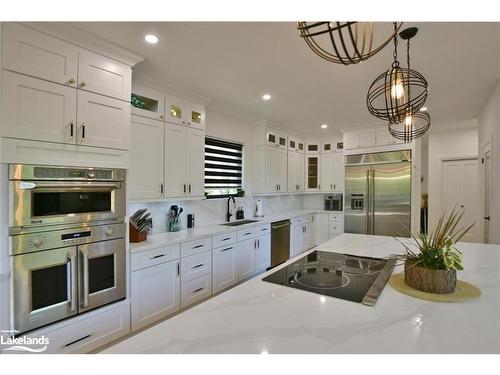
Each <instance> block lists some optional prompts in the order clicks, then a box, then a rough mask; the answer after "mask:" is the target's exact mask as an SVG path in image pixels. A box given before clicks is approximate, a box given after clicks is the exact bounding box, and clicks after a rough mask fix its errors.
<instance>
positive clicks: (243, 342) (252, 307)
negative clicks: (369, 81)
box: [102, 234, 500, 354]
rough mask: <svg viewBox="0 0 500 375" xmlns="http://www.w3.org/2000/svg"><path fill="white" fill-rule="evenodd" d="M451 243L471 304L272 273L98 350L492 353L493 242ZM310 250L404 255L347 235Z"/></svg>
mask: <svg viewBox="0 0 500 375" xmlns="http://www.w3.org/2000/svg"><path fill="white" fill-rule="evenodd" d="M458 248H459V249H460V250H461V251H462V252H463V255H464V262H463V263H464V267H465V270H464V271H461V272H459V274H458V278H459V279H461V280H464V281H467V282H469V283H472V284H474V285H476V286H478V287H479V288H480V289H481V291H482V295H481V296H480V297H479V299H477V300H472V301H467V302H448V303H446V302H428V301H424V300H419V299H415V298H412V297H410V296H407V295H404V294H401V293H399V292H397V291H395V290H394V289H392V287H391V286H390V285H386V286H385V288H384V290H383V291H382V294H381V295H380V297H379V299H378V301H377V303H376V304H375V306H365V305H362V304H359V303H354V302H350V301H346V300H342V299H337V298H332V297H327V296H321V295H319V294H315V293H310V292H307V291H302V290H298V289H293V288H289V287H285V286H281V285H275V284H271V283H268V282H265V281H262V280H261V279H262V277H264V276H265V275H267V274H270V273H272V272H274V271H275V270H271V271H268V272H267V273H265V274H263V275H261V276H258V277H255V278H254V279H252V280H249V281H247V282H245V283H243V284H241V285H239V286H237V287H234V288H232V289H230V290H228V291H226V292H224V293H222V294H220V295H218V296H215V297H214V298H212V299H210V300H208V301H206V302H203V303H201V304H199V305H197V306H195V307H194V308H192V309H190V310H188V311H185V312H182V313H180V314H178V315H176V316H174V317H172V318H170V319H168V320H166V321H163V322H161V323H159V324H157V325H155V326H153V327H151V328H149V329H146V330H144V331H142V332H140V333H138V334H136V335H134V336H131V337H129V338H127V339H125V340H123V341H121V342H119V343H117V344H115V345H113V346H111V347H109V348H107V349H105V350H104V351H102V353H116V354H118V353H120V354H121V353H500V246H497V245H482V244H473V243H460V244H459V246H458ZM314 250H321V251H331V252H338V253H348V254H354V255H361V256H368V257H386V256H389V255H391V254H396V253H397V254H400V253H402V247H401V245H400V244H399V243H398V242H397V241H396V240H394V239H393V238H391V237H381V236H366V235H354V234H343V235H341V236H338V237H336V238H334V239H332V240H330V241H328V242H325V243H324V244H322V245H320V246H318V247H316V248H315V249H314ZM310 251H313V250H310ZM310 251H309V252H310ZM304 254H307V252H306V253H304ZM304 254H301V255H299V256H298V257H297V258H295V259H298V258H300V257H302V256H304ZM291 261H292V260H290V261H289V262H287V264H288V263H290V262H291ZM280 267H282V266H280ZM401 271H402V267H396V269H395V270H394V272H395V273H397V272H401Z"/></svg>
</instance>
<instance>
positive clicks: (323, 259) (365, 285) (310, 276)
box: [262, 251, 396, 306]
mask: <svg viewBox="0 0 500 375" xmlns="http://www.w3.org/2000/svg"><path fill="white" fill-rule="evenodd" d="M395 264H396V259H392V258H391V259H382V258H370V257H363V256H357V255H350V254H340V253H332V252H326V251H313V252H312V253H310V254H308V255H306V256H304V257H302V258H300V259H299V260H297V261H295V262H293V263H291V264H289V265H288V266H286V267H283V268H281V269H279V270H277V271H276V272H274V273H272V274H270V275H269V276H267V277H265V278H263V279H262V280H264V281H267V282H270V283H273V284H279V285H284V286H287V287H290V288H295V289H301V290H306V291H308V292H313V293H318V294H322V295H325V296H330V297H336V298H341V299H345V300H348V301H353V302H358V303H362V304H364V305H369V306H372V305H374V304H375V302H377V299H378V297H379V295H380V293H381V292H382V289H383V288H384V286H385V284H386V282H387V279H388V278H389V276H390V275H391V273H392V271H393V269H394V266H395Z"/></svg>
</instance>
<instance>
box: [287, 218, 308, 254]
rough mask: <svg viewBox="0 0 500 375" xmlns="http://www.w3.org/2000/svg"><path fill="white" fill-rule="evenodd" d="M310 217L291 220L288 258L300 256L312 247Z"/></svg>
mask: <svg viewBox="0 0 500 375" xmlns="http://www.w3.org/2000/svg"><path fill="white" fill-rule="evenodd" d="M311 231H312V223H311V216H302V217H299V218H294V219H293V220H292V226H291V233H290V240H291V241H290V257H294V256H296V255H297V254H300V253H302V252H304V251H306V250H308V249H310V248H311V246H312V240H313V237H312V233H311Z"/></svg>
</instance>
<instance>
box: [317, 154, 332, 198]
mask: <svg viewBox="0 0 500 375" xmlns="http://www.w3.org/2000/svg"><path fill="white" fill-rule="evenodd" d="M320 176H321V190H322V191H325V192H329V191H335V188H334V186H335V154H323V155H321V173H320Z"/></svg>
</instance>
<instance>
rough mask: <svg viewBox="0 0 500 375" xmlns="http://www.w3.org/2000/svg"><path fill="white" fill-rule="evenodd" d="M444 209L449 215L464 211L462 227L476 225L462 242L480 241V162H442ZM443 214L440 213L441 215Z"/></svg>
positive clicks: (474, 160)
mask: <svg viewBox="0 0 500 375" xmlns="http://www.w3.org/2000/svg"><path fill="white" fill-rule="evenodd" d="M442 172H443V173H442V191H441V193H442V195H441V196H442V202H443V205H442V208H443V209H445V210H446V212H447V214H449V213H450V212H451V210H453V208H455V207H456V208H457V209H459V210H463V211H464V216H463V217H462V221H461V223H460V227H462V226H468V225H470V224H472V223H476V224H475V225H474V226H473V227H472V229H471V230H470V231H469V232H468V233H467V234H466V235H465V236H464V237H462V239H461V241H465V242H477V241H478V227H479V223H478V222H477V220H478V214H479V211H478V207H479V186H478V176H479V175H478V161H477V159H467V160H445V161H443V162H442ZM441 214H442V212H440V213H439V215H441Z"/></svg>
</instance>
